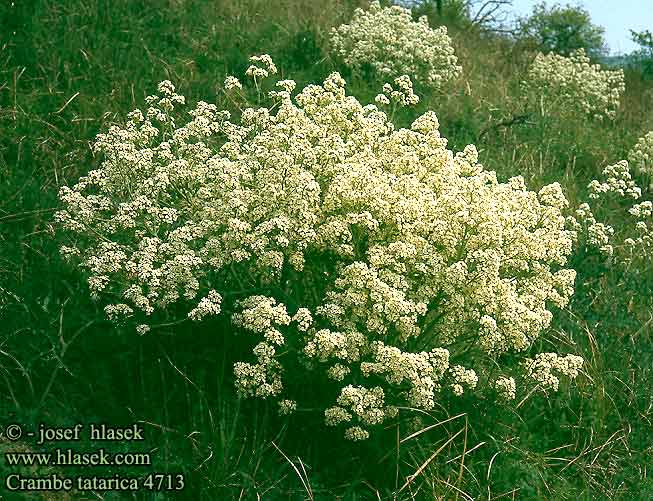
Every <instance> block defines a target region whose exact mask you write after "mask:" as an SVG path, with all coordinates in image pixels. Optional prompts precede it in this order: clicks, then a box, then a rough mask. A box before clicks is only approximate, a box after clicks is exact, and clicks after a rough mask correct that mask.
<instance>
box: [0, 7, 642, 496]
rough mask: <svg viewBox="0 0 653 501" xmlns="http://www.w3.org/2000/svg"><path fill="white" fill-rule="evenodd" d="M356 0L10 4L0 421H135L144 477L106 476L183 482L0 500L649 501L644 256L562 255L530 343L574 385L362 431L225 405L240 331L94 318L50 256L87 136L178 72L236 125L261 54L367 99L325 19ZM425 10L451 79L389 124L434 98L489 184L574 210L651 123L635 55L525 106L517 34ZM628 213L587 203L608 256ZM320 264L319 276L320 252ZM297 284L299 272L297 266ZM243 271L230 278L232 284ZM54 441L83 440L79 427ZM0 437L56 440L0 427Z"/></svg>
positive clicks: (135, 471)
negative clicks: (541, 323)
mask: <svg viewBox="0 0 653 501" xmlns="http://www.w3.org/2000/svg"><path fill="white" fill-rule="evenodd" d="M366 6H367V2H356V1H354V0H324V1H322V2H315V1H312V0H274V1H269V0H215V1H213V2H203V1H201V0H149V1H144V0H116V1H113V2H109V1H107V0H87V1H86V2H81V1H79V0H70V1H61V0H29V1H15V2H12V3H8V2H6V3H5V4H3V5H2V6H1V7H0V26H2V29H1V30H0V36H1V37H2V38H1V39H0V40H1V42H0V61H1V64H0V374H1V377H0V416H2V420H1V421H0V425H2V426H3V427H4V426H6V425H7V424H8V423H20V424H21V425H22V426H23V428H24V429H37V427H38V425H39V423H46V424H47V425H49V426H59V427H65V426H73V425H74V424H76V423H87V424H90V423H108V424H110V425H113V426H128V425H131V424H133V423H138V424H139V425H140V426H142V427H143V429H144V435H145V440H144V442H143V443H142V444H141V443H138V444H137V445H134V444H130V443H125V442H116V443H115V444H113V445H108V446H107V448H109V449H111V450H113V451H114V452H121V451H122V452H125V451H134V450H138V451H147V452H149V453H150V454H151V456H152V462H153V465H154V466H153V467H152V468H149V469H144V468H143V467H137V466H133V467H120V468H118V467H106V468H105V467H98V469H97V471H98V472H100V473H101V474H102V475H106V476H112V475H114V474H116V473H119V474H120V475H124V476H132V477H137V478H140V479H142V478H143V477H145V476H146V475H147V474H148V473H151V472H152V471H155V472H159V473H165V474H175V475H176V474H183V475H184V479H185V482H184V483H185V488H184V490H183V491H180V492H172V491H169V492H165V491H160V492H148V491H146V490H139V491H137V492H133V493H127V492H117V491H105V492H102V491H95V492H93V491H87V492H85V493H79V492H69V493H31V494H28V493H21V494H18V493H9V492H5V491H3V490H2V488H0V498H3V496H5V497H6V499H107V500H113V499H152V500H154V499H157V500H159V499H198V500H218V499H264V500H267V499H272V500H275V499H293V500H294V499H316V500H320V499H325V500H326V499H342V500H368V499H369V500H373V499H397V500H401V499H425V500H430V499H477V500H481V499H487V500H494V499H551V500H563V499H569V500H576V499H583V500H594V499H614V500H616V499H623V500H647V499H653V477H652V475H653V438H652V437H653V422H652V420H653V267H652V266H651V253H650V249H649V253H646V252H644V251H642V253H641V254H639V255H636V256H634V257H632V258H629V259H628V260H625V259H621V256H622V254H620V253H619V251H618V249H617V250H616V251H615V253H614V255H612V253H606V252H604V251H602V250H601V249H597V248H594V247H593V246H592V245H589V243H587V242H585V241H584V240H583V239H582V238H581V239H580V242H578V243H577V244H575V245H574V249H573V251H572V252H571V253H570V255H569V259H568V261H567V264H566V266H567V267H568V268H570V269H573V270H575V271H576V277H575V282H574V292H573V295H571V296H570V298H569V301H568V302H567V303H566V304H564V305H563V307H561V308H559V309H557V310H555V311H554V312H553V317H552V320H551V323H550V325H549V326H548V327H547V328H546V329H544V331H545V333H544V334H542V335H541V336H539V337H538V338H537V339H535V340H534V341H533V344H532V346H530V347H529V349H530V350H531V351H530V352H529V353H533V354H534V353H539V352H560V353H570V354H575V355H578V356H580V357H582V358H583V360H584V363H583V367H582V370H581V371H580V374H578V376H577V377H576V378H575V379H573V381H566V380H565V381H563V382H561V384H560V388H559V389H558V391H557V392H552V393H549V394H547V395H545V396H541V395H532V394H530V393H529V394H528V395H526V396H524V398H518V399H517V400H515V401H513V402H512V404H510V405H494V402H493V401H491V400H488V397H483V398H476V397H475V396H474V395H473V394H471V393H470V394H468V393H465V394H464V395H463V396H462V397H460V398H454V397H449V396H448V397H442V399H441V400H438V402H437V403H436V405H435V406H434V407H433V409H431V410H415V409H412V410H411V409H409V408H406V409H401V410H400V414H399V415H400V419H397V420H395V421H392V420H388V421H386V422H384V423H383V424H382V426H378V429H376V430H375V432H374V433H372V434H371V436H370V438H369V439H367V440H361V441H351V440H345V439H344V438H343V434H342V431H341V430H337V429H334V428H332V427H326V426H324V409H323V408H319V409H317V408H312V407H311V406H308V405H307V406H303V407H302V406H301V405H300V406H299V407H300V408H299V409H298V412H295V413H292V414H290V415H288V416H286V415H280V413H279V412H278V405H277V404H276V403H274V402H271V401H270V400H269V399H256V398H245V396H244V395H242V394H239V393H238V392H237V391H236V388H235V385H234V383H235V382H236V383H237V381H236V380H237V379H238V378H237V375H235V374H234V369H233V368H234V363H237V362H238V361H241V360H245V359H248V357H250V356H251V350H252V343H251V339H249V338H248V337H247V336H249V335H250V334H245V335H243V334H242V333H239V334H235V333H234V327H233V326H232V325H231V323H230V322H229V321H228V319H225V318H223V317H221V316H217V315H216V316H207V318H205V319H203V321H201V322H179V323H176V322H174V321H170V325H161V326H159V328H157V329H156V330H152V331H151V332H147V333H141V335H139V333H137V332H136V331H135V329H134V325H130V324H129V322H127V323H116V322H113V321H111V320H110V319H108V318H107V315H106V314H105V311H104V307H105V305H106V301H104V302H103V300H101V299H100V300H95V299H92V297H91V294H90V293H89V284H88V282H87V278H88V274H87V272H86V270H82V267H81V266H76V265H74V264H73V265H71V263H69V262H67V261H66V260H65V259H64V257H63V256H62V255H61V253H60V248H61V246H62V245H70V240H71V232H68V233H67V232H66V231H64V230H62V228H61V227H60V226H61V225H60V223H59V222H57V221H56V220H55V213H56V212H57V211H59V210H60V209H61V208H62V201H61V200H60V198H59V193H60V189H61V188H62V187H64V186H73V185H74V184H75V183H77V182H78V180H79V178H80V177H81V176H85V175H86V174H87V173H88V172H89V171H91V170H92V169H96V168H98V167H99V166H100V165H101V162H102V159H103V158H102V155H101V154H98V153H97V152H94V149H93V143H94V142H95V138H96V136H97V134H104V133H106V132H107V130H109V128H110V127H111V126H113V125H116V124H119V125H123V124H125V122H126V121H127V114H128V113H129V112H131V111H132V110H134V109H136V108H141V109H144V108H143V107H144V106H146V105H145V98H146V96H149V95H151V94H153V93H155V92H156V90H157V85H158V84H159V82H162V81H164V80H169V81H171V82H172V83H173V84H174V86H175V89H176V90H175V92H178V93H179V94H182V95H183V96H185V100H186V103H188V104H190V105H192V106H195V104H196V103H197V102H198V101H206V102H208V103H213V104H215V105H216V106H217V109H219V110H230V111H231V112H233V113H234V114H238V113H239V112H240V111H242V107H243V106H244V104H243V103H254V102H256V100H257V91H258V90H259V89H258V84H257V85H256V87H255V86H254V85H252V84H249V85H248V84H245V82H247V76H246V71H247V67H248V65H249V64H250V63H249V61H248V58H249V57H250V56H251V55H255V54H269V55H270V56H271V57H272V59H273V60H274V64H275V65H276V67H277V68H278V71H279V75H278V76H279V77H280V79H282V78H292V79H293V80H294V81H295V82H296V84H297V89H298V90H301V89H303V88H304V87H305V86H307V85H309V84H321V83H322V82H323V81H325V79H327V78H328V77H329V75H330V74H332V72H334V71H338V72H340V74H341V75H342V76H343V78H344V79H345V80H346V81H347V86H346V92H347V94H348V95H351V96H355V97H356V99H358V101H360V103H362V104H363V105H366V104H369V103H374V102H375V97H376V96H377V95H378V94H379V93H380V92H381V86H382V84H383V83H384V81H383V80H379V79H378V78H377V77H375V76H374V74H373V72H371V71H370V70H369V68H364V69H363V70H362V71H354V70H352V69H351V68H350V67H348V66H347V65H346V64H344V63H343V61H342V59H341V58H339V57H338V56H337V55H336V54H334V51H332V50H331V49H330V43H329V37H330V33H331V29H332V27H335V26H339V25H341V24H342V23H348V22H350V20H351V19H352V16H353V13H354V10H355V9H356V8H357V7H366ZM418 10H419V9H416V12H415V13H414V14H415V17H417V16H418V15H421V14H425V15H427V18H428V22H429V24H430V25H431V26H439V25H441V24H445V25H446V26H447V27H448V33H449V35H450V36H451V40H452V45H453V48H454V49H455V54H456V56H457V58H458V62H459V64H460V65H461V71H460V73H459V74H456V75H455V76H454V77H452V81H451V82H450V83H449V84H448V86H443V87H442V88H441V89H433V88H431V87H429V86H428V85H425V84H424V82H420V81H419V80H417V81H415V82H414V91H415V94H417V95H418V96H419V97H420V100H419V103H417V104H416V105H415V106H413V107H398V108H397V109H396V110H394V109H393V112H392V115H393V116H392V119H393V122H394V124H395V125H396V127H397V129H399V128H400V127H410V124H411V123H412V122H413V120H415V119H416V118H417V117H418V116H419V115H421V114H423V113H425V112H426V111H428V110H433V111H434V112H435V114H436V115H437V119H438V121H439V124H440V127H439V130H440V134H441V136H442V137H444V138H446V139H447V140H448V144H447V146H446V147H447V148H449V149H451V150H453V151H454V152H458V151H463V150H464V148H465V147H466V146H467V145H468V144H474V145H475V146H476V149H477V150H478V162H479V163H480V164H482V166H483V168H484V169H485V170H486V171H495V172H496V176H497V178H498V179H499V181H500V182H502V183H503V182H506V181H507V180H509V179H510V178H512V177H513V176H518V175H520V176H523V178H524V182H525V185H526V187H528V189H529V190H534V191H536V192H537V191H539V190H540V189H541V188H542V187H544V186H546V185H549V184H551V183H556V182H557V183H559V184H560V186H561V188H562V192H563V193H564V195H565V196H566V198H567V200H568V202H569V204H568V208H567V209H565V210H567V211H568V212H567V213H565V214H568V215H572V214H574V211H575V209H576V208H578V207H579V206H580V205H581V204H582V203H585V202H588V201H591V200H593V198H592V196H591V195H592V193H593V191H592V188H590V187H589V186H591V185H590V183H591V182H592V181H593V180H597V179H601V176H602V173H603V171H604V169H605V168H606V167H607V166H611V165H615V164H617V162H619V161H621V160H624V159H627V158H628V155H629V152H630V151H631V150H632V149H633V147H634V146H635V144H636V143H637V141H638V139H639V138H641V137H643V136H644V135H645V134H646V133H647V132H649V131H651V130H653V117H652V116H651V113H650V109H651V106H652V105H653V83H651V81H650V80H647V79H646V78H644V76H643V75H642V74H641V72H639V71H638V70H637V68H628V69H627V70H626V72H625V90H624V92H623V95H622V97H621V100H620V102H619V104H618V108H617V109H616V111H615V113H614V116H613V117H608V118H605V119H600V120H599V119H588V118H587V117H586V116H583V115H582V114H580V113H576V112H573V113H572V112H569V110H568V109H567V108H566V107H563V109H562V110H555V109H553V108H551V109H550V110H543V109H539V108H538V106H537V104H536V105H533V103H532V102H525V101H524V100H523V99H521V98H520V96H521V92H522V89H523V82H524V80H526V79H527V75H528V69H529V67H530V65H531V63H532V61H533V59H534V58H535V55H536V52H535V51H534V50H533V48H532V47H531V46H529V45H528V44H525V43H522V42H520V41H519V40H512V39H509V38H508V37H505V36H501V35H497V34H493V33H488V32H486V31H484V30H482V29H479V28H478V27H476V26H474V25H471V24H469V23H468V22H465V20H464V19H461V18H460V17H459V16H458V15H454V14H452V13H449V12H448V11H445V12H444V15H443V16H438V14H437V13H436V12H435V11H434V10H428V9H423V10H422V11H419V12H418ZM229 75H234V76H236V77H238V78H239V79H240V81H242V82H243V86H244V90H243V93H242V96H244V97H242V99H243V101H238V100H237V99H235V98H234V97H233V94H230V93H229V92H225V90H224V81H225V78H226V77H227V76H229ZM388 81H389V80H388ZM325 85H326V84H325ZM272 88H273V87H272V86H271V87H270V89H268V90H271V89H272ZM277 90H278V89H277ZM259 94H260V93H259ZM377 101H378V98H377ZM189 109H192V108H189ZM471 163H473V162H471ZM127 177H129V176H127ZM633 179H634V180H635V181H636V182H638V183H639V186H640V187H641V197H640V199H639V200H638V202H643V201H650V200H651V199H652V196H651V191H650V190H651V188H650V186H649V185H648V181H649V180H648V179H647V178H646V176H644V175H640V174H635V175H634V178H633ZM225 200H227V198H225ZM628 202H629V201H628V200H624V199H623V197H615V198H612V199H608V200H605V201H603V199H602V202H601V204H600V205H598V204H597V205H596V206H594V205H593V208H594V209H595V210H594V212H595V215H596V217H597V219H599V220H601V221H604V222H605V223H606V224H609V225H610V226H611V227H612V228H613V229H614V235H612V236H611V239H612V240H613V241H614V242H617V243H615V247H619V248H620V246H621V244H622V243H623V242H625V240H626V239H627V238H632V237H633V235H634V230H633V228H634V223H633V222H632V221H631V219H629V218H630V216H629V213H628V209H629V207H631V205H632V203H628ZM631 202H632V201H631ZM579 232H581V230H579ZM561 238H562V237H561ZM72 239H73V241H75V239H77V241H78V242H83V237H82V236H76V235H73V237H72ZM552 245H553V244H552ZM355 252H358V249H355ZM334 269H335V267H334ZM324 270H327V271H324ZM318 271H319V272H320V273H322V272H324V273H325V274H326V273H327V272H329V273H330V272H331V271H332V269H331V262H329V263H327V264H325V265H324V269H322V268H319V269H317V271H316V273H317V272H318ZM288 273H289V275H288V277H290V278H289V280H291V279H294V278H296V276H297V275H296V274H293V273H292V272H288ZM285 276H286V275H284V277H285ZM245 283H246V279H245V278H243V277H240V276H235V277H233V281H232V282H230V287H231V288H232V289H233V290H237V289H238V288H239V287H240V286H241V285H242V284H245ZM302 290H303V289H302ZM198 299H199V298H198ZM196 303H197V301H196ZM289 304H290V303H289ZM175 308H180V309H179V311H177V310H175ZM207 308H209V307H208V306H207ZM209 309H210V308H209ZM207 311H208V310H207ZM179 314H181V315H182V316H183V315H185V312H184V311H183V308H181V307H179V306H176V305H173V306H170V308H169V309H168V310H167V311H166V313H165V315H166V317H165V318H164V317H161V318H163V321H162V322H161V323H162V324H165V322H166V321H168V320H174V318H177V317H178V316H179ZM244 323H246V322H244ZM281 330H283V329H281ZM506 356H507V360H508V362H510V361H511V360H512V359H510V355H506ZM508 362H506V363H508ZM297 370H299V369H297ZM243 385H244V383H243ZM241 386H242V385H241ZM299 386H300V387H301V386H302V384H301V381H300V383H299ZM303 386H304V387H303V392H304V396H305V397H306V400H307V401H308V402H312V404H315V405H316V407H317V406H319V401H320V398H321V397H322V395H324V394H326V392H327V389H325V388H326V386H325V387H322V386H320V387H319V388H318V387H315V388H313V387H311V386H310V384H304V385H303ZM465 389H467V388H465ZM252 391H253V390H252ZM460 391H461V393H462V386H461V389H460ZM241 393H242V392H241ZM316 402H318V403H317V404H316ZM323 407H324V406H323ZM406 407H410V406H406ZM62 444H63V445H61V443H60V444H59V445H61V446H67V447H75V448H77V449H80V450H89V449H92V448H94V447H96V446H97V444H93V443H91V441H90V440H88V439H83V440H82V441H81V442H75V443H72V442H66V443H62ZM0 449H1V450H2V452H3V454H4V453H6V452H12V451H14V452H15V451H39V450H50V449H51V448H49V449H48V448H39V446H38V445H37V444H35V443H34V442H33V441H30V440H28V439H27V438H26V437H24V438H23V439H22V440H18V441H11V440H8V439H7V437H6V436H2V437H0ZM0 465H1V466H0V471H2V477H3V482H4V479H5V477H6V476H7V475H8V474H9V473H10V472H13V471H14V470H15V469H16V468H13V467H11V468H10V467H9V466H8V465H7V463H6V461H5V460H4V459H2V460H0ZM20 471H21V472H23V473H24V474H25V475H49V474H52V473H59V474H63V473H65V474H67V475H72V474H74V472H82V471H84V469H83V468H80V469H79V470H77V469H75V468H71V467H61V466H59V467H57V466H48V467H44V466H38V467H37V466H34V467H29V468H28V467H25V468H22V469H21V470H20ZM100 473H98V474H100ZM12 496H13V497H12Z"/></svg>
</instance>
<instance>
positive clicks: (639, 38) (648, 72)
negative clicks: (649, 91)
mask: <svg viewBox="0 0 653 501" xmlns="http://www.w3.org/2000/svg"><path fill="white" fill-rule="evenodd" d="M630 36H631V38H632V40H633V42H635V43H636V44H637V45H639V47H640V48H639V49H638V50H636V51H635V52H633V53H632V57H633V58H634V59H635V60H636V61H637V62H638V63H639V64H640V66H641V68H642V72H643V73H644V76H645V77H646V78H651V77H653V33H651V32H650V31H649V30H643V31H634V30H630Z"/></svg>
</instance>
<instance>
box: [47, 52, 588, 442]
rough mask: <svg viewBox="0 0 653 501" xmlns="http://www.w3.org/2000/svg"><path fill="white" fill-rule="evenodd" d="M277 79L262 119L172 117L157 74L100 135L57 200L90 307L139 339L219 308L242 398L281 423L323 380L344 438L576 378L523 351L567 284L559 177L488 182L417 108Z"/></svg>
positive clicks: (328, 414)
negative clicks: (389, 107) (233, 349)
mask: <svg viewBox="0 0 653 501" xmlns="http://www.w3.org/2000/svg"><path fill="white" fill-rule="evenodd" d="M261 61H263V62H264V63H265V64H267V65H268V69H269V64H268V62H267V59H266V58H261ZM250 73H252V75H251V76H252V78H263V77H264V76H265V75H263V73H262V72H260V71H255V70H252V71H251V72H250ZM269 73H272V72H269ZM228 82H229V85H230V87H231V88H232V90H235V89H240V86H239V85H237V83H236V81H235V80H234V79H228ZM395 83H396V84H397V88H398V89H399V90H392V91H391V94H392V92H400V93H402V92H403V93H404V95H403V97H402V96H399V95H394V96H392V95H391V97H392V98H393V99H395V100H396V101H397V102H401V103H404V104H411V101H414V100H415V99H414V98H413V97H411V96H413V93H412V85H409V83H408V81H406V79H405V78H403V77H402V78H401V79H399V80H398V81H397V82H395ZM294 86H295V85H294V82H292V81H289V80H284V81H281V82H278V83H277V88H278V90H275V91H272V92H270V93H269V97H270V100H271V106H270V107H269V108H267V107H250V108H247V109H245V110H244V111H242V113H241V114H240V116H239V117H237V118H232V117H231V114H230V113H229V112H228V111H225V110H218V109H217V107H216V106H214V105H211V104H207V103H205V102H199V103H198V104H197V106H196V107H195V108H194V109H193V110H191V111H190V112H189V116H190V118H189V119H187V120H186V121H182V120H183V118H182V115H180V113H179V110H178V108H179V106H181V105H183V104H184V99H183V97H182V96H180V95H178V94H177V93H176V92H175V89H174V87H173V85H172V84H171V83H170V82H167V81H166V82H162V83H161V84H160V85H159V89H158V90H159V93H158V95H157V96H150V97H148V98H147V102H148V104H149V108H148V109H147V111H146V112H145V113H143V112H141V111H139V110H136V111H134V112H132V113H131V114H130V115H129V121H128V122H127V123H126V124H125V125H124V126H123V127H112V128H111V129H109V131H108V133H106V134H100V135H99V136H98V139H97V142H96V146H95V148H96V150H97V151H99V152H101V153H102V154H103V158H104V160H103V162H102V164H101V166H100V167H99V168H98V169H96V170H93V171H91V172H89V173H88V175H86V176H84V177H82V178H81V179H80V180H79V182H78V183H77V184H76V185H75V186H73V187H72V188H68V187H65V188H62V189H61V193H60V198H61V201H62V203H63V205H64V208H63V210H61V211H60V212H59V213H58V215H57V219H58V220H59V221H60V222H61V224H62V225H63V227H64V228H65V229H66V230H67V231H68V233H69V234H70V235H71V236H72V239H71V241H72V243H71V244H70V245H67V246H64V247H63V248H62V252H63V253H64V254H65V255H67V256H69V257H71V258H73V259H76V260H77V261H78V262H79V263H80V264H81V266H82V268H83V269H85V270H86V272H87V273H88V275H89V287H90V290H91V293H92V294H93V295H94V296H96V297H102V298H103V300H105V301H107V302H108V304H107V306H106V308H105V310H106V312H107V315H108V316H109V317H110V318H112V319H115V320H116V321H118V320H121V319H122V320H128V321H130V322H132V323H134V325H137V329H138V331H139V332H141V333H145V332H147V331H148V330H150V329H155V328H156V327H157V325H158V324H159V323H160V322H161V318H163V317H165V318H166V322H167V323H168V324H169V323H170V322H169V321H195V322H199V321H201V320H202V319H204V318H206V317H208V316H218V315H219V316H223V317H226V318H227V319H228V320H229V321H230V322H231V324H232V326H233V328H234V329H235V330H236V331H238V332H243V333H248V336H249V337H248V338H246V339H251V341H250V342H251V346H253V349H252V356H251V358H250V359H249V360H242V361H239V362H237V363H236V364H235V366H234V375H235V381H236V386H237V388H238V390H239V391H240V393H242V394H243V395H246V396H254V397H260V398H268V399H274V400H276V401H277V402H278V404H279V410H280V412H282V413H289V412H292V411H294V410H299V409H300V408H301V407H302V404H303V403H302V401H301V397H302V391H301V388H302V387H304V386H305V385H306V382H307V381H308V382H313V383H315V384H316V385H317V384H326V386H327V387H329V388H330V395H331V396H330V397H328V399H327V400H326V401H323V402H321V406H322V407H321V408H322V410H323V412H324V418H325V422H326V424H327V425H331V426H343V427H344V428H345V431H344V433H345V436H346V437H347V438H350V439H353V440H359V439H364V438H366V437H367V436H368V433H369V431H368V430H369V429H370V427H372V426H375V425H379V424H381V423H383V422H384V421H385V420H386V419H391V418H392V417H394V416H395V415H396V414H397V412H398V409H399V408H400V407H402V406H411V407H414V408H419V409H425V410H428V409H432V408H434V406H435V405H436V401H437V400H438V399H440V398H444V396H446V395H449V396H450V397H451V398H456V397H458V396H460V395H462V394H464V393H468V392H472V391H477V392H481V393H486V394H488V395H491V396H494V397H496V398H498V399H512V398H515V396H516V394H517V393H522V392H524V393H525V392H527V391H530V389H532V388H533V387H535V388H539V389H542V390H544V391H554V390H556V389H557V387H558V376H559V375H567V376H570V377H575V376H576V374H577V373H578V370H579V368H580V366H581V364H582V359H580V358H579V357H576V356H574V355H568V356H565V357H563V356H558V355H556V354H553V353H549V354H539V355H536V356H535V358H529V357H527V356H526V355H527V350H529V349H530V348H531V346H532V344H533V342H534V341H535V340H536V339H537V338H538V336H539V335H540V333H541V332H542V331H543V330H544V329H546V328H547V327H548V325H549V323H550V322H551V319H552V313H551V311H550V309H551V307H553V306H555V307H559V308H560V307H564V306H565V305H566V304H567V302H568V300H569V298H570V296H571V294H572V290H573V283H574V278H575V272H574V271H573V270H571V269H566V268H565V267H564V266H565V263H566V261H567V256H568V255H569V253H570V251H571V247H572V240H573V236H574V234H573V231H570V230H568V229H565V218H564V217H563V216H562V215H561V210H562V209H563V208H564V206H565V205H566V204H567V202H566V200H565V197H564V195H563V194H562V191H561V189H560V185H558V184H557V183H556V184H552V185H549V186H545V187H544V188H542V189H541V190H540V191H539V192H538V193H535V192H532V191H529V190H527V189H526V187H525V185H524V180H523V179H522V178H521V177H514V178H512V179H510V180H508V181H507V182H505V183H502V182H499V181H498V180H497V177H496V175H495V173H494V172H488V171H486V170H484V169H483V166H482V165H480V164H479V163H478V155H477V152H476V149H475V148H474V146H467V147H466V148H465V149H464V151H462V152H459V153H455V154H454V153H453V152H452V151H450V150H448V149H447V147H446V145H447V141H446V139H444V138H443V137H441V135H440V133H439V130H438V129H439V123H438V119H437V118H436V116H435V114H434V113H433V112H427V113H425V114H423V115H422V116H420V117H418V118H417V119H416V120H415V121H414V122H413V123H412V126H411V127H410V128H408V129H396V128H395V127H394V125H393V124H392V123H391V122H390V121H389V119H388V116H387V115H386V114H385V113H384V112H383V111H381V110H379V109H378V108H377V106H376V105H373V104H370V105H366V106H363V105H362V104H361V103H360V102H359V101H358V100H357V99H356V98H354V97H352V96H347V95H346V92H345V82H344V80H343V79H342V78H341V77H340V75H338V74H337V73H334V74H332V75H330V76H329V77H328V78H327V79H326V80H325V81H324V83H323V84H322V85H308V86H307V87H305V88H304V89H303V90H302V91H301V92H300V93H299V94H297V95H296V96H295V97H293V96H292V94H291V93H292V91H293V89H294ZM172 306H175V308H172ZM179 311H181V312H183V316H181V317H180V318H169V316H171V315H173V314H175V312H179ZM244 342H247V341H244Z"/></svg>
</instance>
